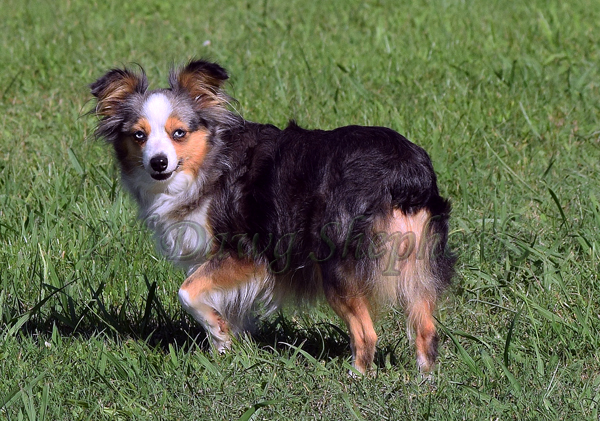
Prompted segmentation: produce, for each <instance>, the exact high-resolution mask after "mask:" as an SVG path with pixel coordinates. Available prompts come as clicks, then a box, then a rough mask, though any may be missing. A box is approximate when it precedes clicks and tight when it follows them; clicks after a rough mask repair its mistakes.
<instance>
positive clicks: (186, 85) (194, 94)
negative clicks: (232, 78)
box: [169, 60, 229, 108]
mask: <svg viewBox="0 0 600 421" xmlns="http://www.w3.org/2000/svg"><path fill="white" fill-rule="evenodd" d="M228 78H229V76H227V71H225V69H223V68H222V67H221V66H219V65H218V64H217V63H211V62H208V61H204V60H196V61H191V62H189V63H188V65H187V66H185V67H184V68H182V69H179V70H173V71H171V74H170V75H169V84H170V85H171V89H173V90H174V91H185V92H187V93H188V94H189V95H190V97H191V98H192V100H193V101H194V103H195V105H196V106H197V107H198V108H207V107H211V106H215V105H223V103H224V102H226V101H227V100H226V98H227V96H226V95H225V94H224V93H223V92H222V91H221V87H222V86H223V84H224V83H225V81H226V80H227V79H228Z"/></svg>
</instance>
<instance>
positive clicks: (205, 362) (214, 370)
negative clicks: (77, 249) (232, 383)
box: [197, 354, 223, 377]
mask: <svg viewBox="0 0 600 421" xmlns="http://www.w3.org/2000/svg"><path fill="white" fill-rule="evenodd" d="M197 358H198V362H199V363H200V365H202V366H203V367H204V368H205V369H206V370H208V372H209V373H210V374H212V375H213V376H215V377H222V376H223V374H222V373H221V370H219V367H217V366H216V365H214V364H213V363H212V362H210V360H209V359H208V358H206V356H205V355H203V354H198V356H197Z"/></svg>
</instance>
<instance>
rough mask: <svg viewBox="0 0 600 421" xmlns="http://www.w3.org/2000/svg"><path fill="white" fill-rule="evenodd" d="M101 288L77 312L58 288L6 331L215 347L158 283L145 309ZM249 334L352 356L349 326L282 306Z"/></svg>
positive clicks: (319, 355)
mask: <svg viewBox="0 0 600 421" xmlns="http://www.w3.org/2000/svg"><path fill="white" fill-rule="evenodd" d="M102 289H103V286H102V285H101V286H100V287H99V288H98V289H97V290H96V291H93V294H92V296H93V299H92V300H90V301H89V302H88V303H87V304H86V305H85V306H77V307H82V309H81V308H80V309H79V312H78V313H77V312H76V310H75V308H76V306H75V304H74V303H73V302H72V299H71V297H68V296H67V299H66V305H63V306H58V307H61V308H67V309H69V310H70V311H57V310H56V308H57V306H52V304H56V302H55V301H54V300H50V299H51V298H53V297H55V296H58V295H60V293H61V290H62V288H61V289H56V290H55V291H54V293H53V294H50V295H49V296H48V297H46V298H45V299H43V300H42V301H40V302H39V303H37V304H36V305H35V306H34V307H33V308H31V309H30V310H29V311H27V312H26V313H25V314H22V315H20V316H18V317H14V318H13V319H12V320H9V321H6V322H5V323H4V324H5V327H6V332H11V331H12V333H13V334H14V333H17V332H20V334H22V335H30V336H33V335H36V336H37V335H40V334H41V335H48V336H50V335H52V334H53V332H54V331H57V332H58V334H59V335H61V336H63V337H77V338H84V339H85V338H92V337H94V336H97V335H99V334H102V335H104V336H106V337H108V338H110V339H112V340H115V341H117V342H119V341H126V340H129V339H134V340H139V341H143V342H144V343H146V344H147V345H148V346H149V347H152V348H157V349H160V350H162V352H165V353H168V352H169V347H170V346H174V347H176V348H178V349H181V350H183V351H184V352H185V351H191V350H193V349H194V348H200V349H201V350H203V351H206V352H208V351H210V343H209V340H208V338H207V335H206V332H205V331H204V330H203V329H202V327H201V326H200V324H198V323H197V322H196V321H195V320H193V319H192V318H191V317H190V316H189V315H187V314H186V313H185V312H184V311H183V310H180V311H179V312H178V314H176V315H169V314H168V313H167V312H166V311H165V309H164V306H163V305H162V303H161V302H160V299H159V297H158V296H157V295H156V294H155V291H156V283H153V284H151V285H150V284H149V285H148V294H147V297H146V302H145V305H144V308H143V309H141V308H135V307H136V306H135V305H132V304H131V303H130V302H129V301H128V300H125V302H123V303H122V304H121V305H118V306H109V305H106V304H105V302H104V301H103V298H102ZM63 297H64V295H63ZM56 298H59V297H56ZM5 304H6V303H5ZM5 304H4V305H5ZM48 307H49V308H51V309H50V311H49V312H48V311H44V310H47V308H48ZM5 308H6V307H5ZM0 321H1V320H0ZM303 325H304V326H303ZM9 334H11V333H9ZM250 338H251V340H252V341H253V342H254V343H255V344H256V345H257V346H258V347H259V348H260V349H262V350H265V351H267V352H272V353H274V354H279V353H282V354H283V353H286V352H289V351H290V345H292V346H293V347H301V348H302V349H303V350H304V351H305V352H307V353H308V354H310V355H311V356H312V357H314V358H315V359H317V360H332V359H336V358H338V357H341V358H349V357H350V345H349V337H348V334H347V332H346V331H345V329H344V328H342V327H339V326H338V325H336V324H333V323H328V322H321V323H314V324H310V323H298V322H297V321H296V318H295V317H293V316H288V315H286V314H285V313H284V312H281V311H280V312H277V313H276V314H275V315H272V316H270V317H268V318H266V319H262V320H259V321H258V322H257V324H256V328H255V329H254V330H253V332H252V333H251V335H250ZM395 348H396V347H395V346H394V347H383V348H378V349H377V353H376V356H375V363H376V365H377V366H379V367H384V366H386V365H387V366H389V365H392V366H395V365H397V363H398V362H397V358H396V356H395V354H396V353H395Z"/></svg>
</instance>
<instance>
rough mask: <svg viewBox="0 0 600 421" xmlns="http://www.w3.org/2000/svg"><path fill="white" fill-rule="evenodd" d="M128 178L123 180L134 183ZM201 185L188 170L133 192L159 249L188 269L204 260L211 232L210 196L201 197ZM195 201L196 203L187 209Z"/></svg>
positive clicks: (129, 184)
mask: <svg viewBox="0 0 600 421" xmlns="http://www.w3.org/2000/svg"><path fill="white" fill-rule="evenodd" d="M130 181H132V182H130V183H128V182H127V180H125V184H126V185H128V186H132V185H135V184H136V183H135V182H133V180H130ZM137 185H138V186H139V184H137ZM201 185H202V183H201V181H200V180H195V179H193V178H192V177H191V176H190V175H189V174H186V173H178V174H175V175H174V176H173V179H172V180H169V182H168V183H160V184H157V183H152V184H151V185H146V186H143V187H142V188H141V189H140V188H138V189H137V191H134V192H133V193H134V196H135V197H136V199H137V201H138V204H139V205H140V218H141V219H143V220H144V221H145V223H146V225H147V226H148V228H150V229H151V230H152V231H153V232H154V237H155V241H156V245H157V247H158V250H159V251H160V252H161V253H163V254H164V255H165V257H166V258H167V259H168V260H170V261H171V262H173V263H175V264H177V265H178V266H183V268H184V269H186V270H187V271H190V270H191V269H193V268H194V267H196V266H198V265H199V264H201V263H202V262H204V260H205V258H206V257H205V256H206V253H207V251H208V250H207V247H208V243H209V241H210V235H211V234H210V230H209V229H208V223H207V213H208V208H209V206H210V198H203V197H201V191H200V189H201ZM144 187H146V188H144ZM194 204H198V205H197V207H196V208H193V206H192V207H191V209H192V210H190V205H194Z"/></svg>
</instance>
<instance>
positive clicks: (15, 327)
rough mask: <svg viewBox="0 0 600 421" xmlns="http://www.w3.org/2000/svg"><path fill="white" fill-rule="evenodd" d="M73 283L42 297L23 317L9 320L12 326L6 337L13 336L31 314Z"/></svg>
mask: <svg viewBox="0 0 600 421" xmlns="http://www.w3.org/2000/svg"><path fill="white" fill-rule="evenodd" d="M73 282H75V281H71V282H69V283H67V284H65V285H64V286H63V287H62V288H57V289H56V290H54V291H52V292H51V293H50V294H48V295H47V296H46V297H44V298H43V299H42V300H41V301H39V302H38V303H37V304H36V305H34V306H33V307H32V308H31V310H29V311H28V312H27V313H25V314H24V315H22V316H21V317H20V318H19V319H17V320H15V319H13V320H11V321H10V322H9V323H8V324H9V325H12V326H11V327H10V329H9V330H8V332H7V333H6V335H8V336H12V335H14V334H15V333H16V332H17V331H18V330H19V329H21V327H23V325H24V324H25V323H27V321H28V320H29V319H30V318H31V316H32V315H33V314H35V313H36V312H37V311H38V310H39V309H40V308H41V307H42V306H43V305H44V304H46V302H47V301H48V300H49V299H50V298H52V297H53V296H54V295H56V294H58V293H59V292H61V291H62V290H63V289H65V288H66V287H68V286H69V285H71V284H72V283H73Z"/></svg>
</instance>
